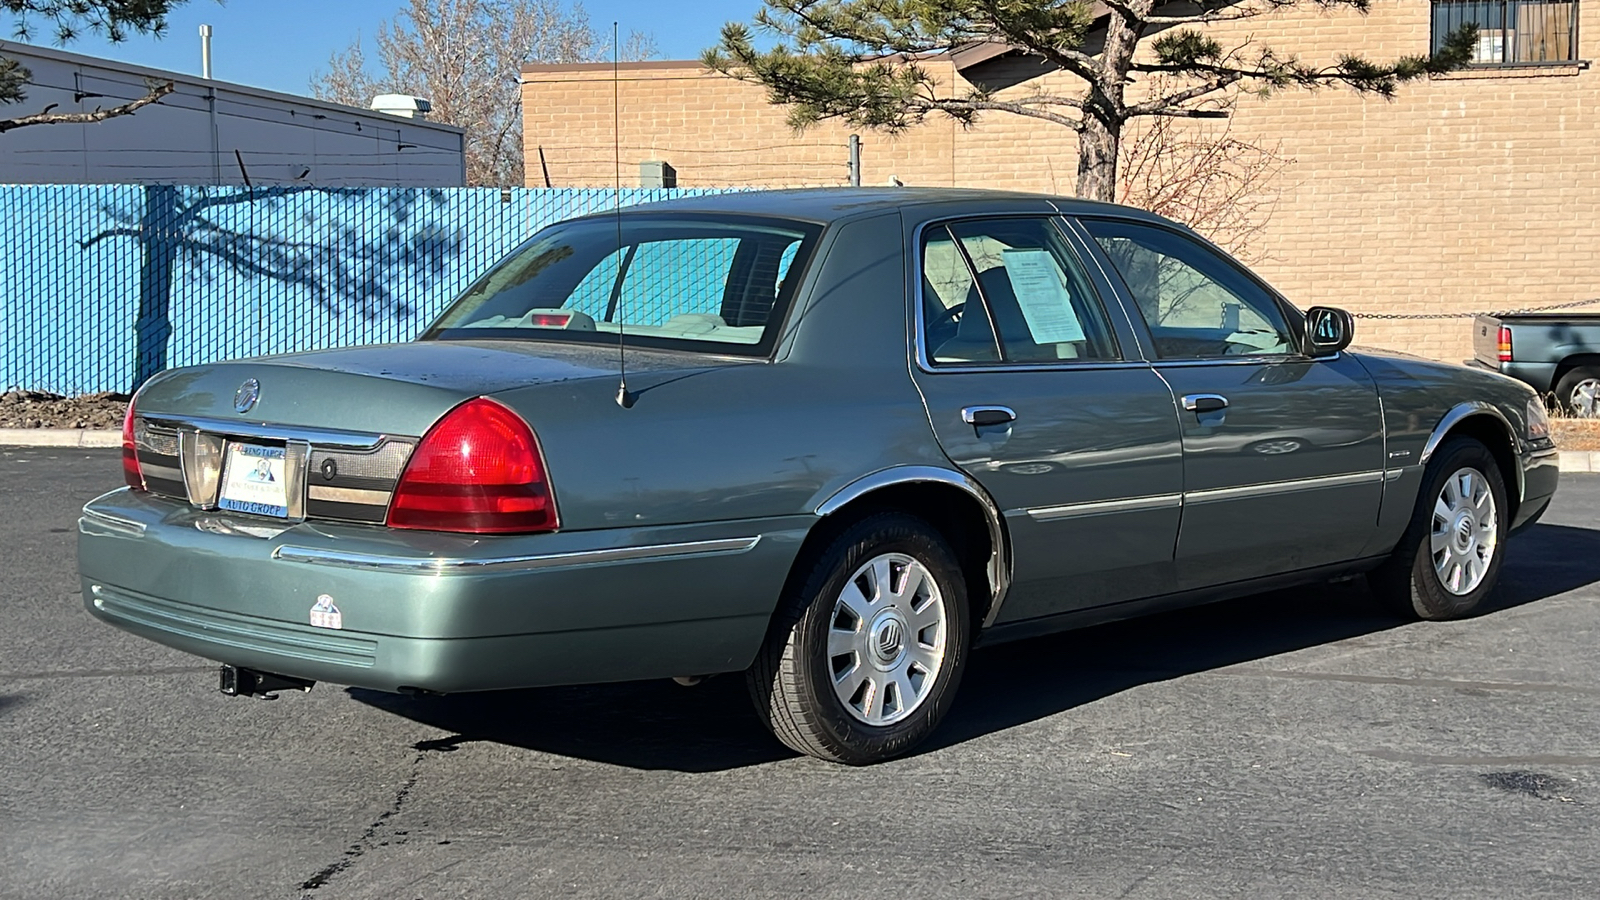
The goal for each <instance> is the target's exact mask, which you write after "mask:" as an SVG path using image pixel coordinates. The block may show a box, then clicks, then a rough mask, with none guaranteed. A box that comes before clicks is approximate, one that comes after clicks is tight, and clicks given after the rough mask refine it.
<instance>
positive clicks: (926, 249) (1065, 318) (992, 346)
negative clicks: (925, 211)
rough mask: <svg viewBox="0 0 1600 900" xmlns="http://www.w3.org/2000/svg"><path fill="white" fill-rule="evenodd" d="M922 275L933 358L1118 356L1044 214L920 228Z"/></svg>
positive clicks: (1075, 265)
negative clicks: (921, 229) (922, 230)
mask: <svg viewBox="0 0 1600 900" xmlns="http://www.w3.org/2000/svg"><path fill="white" fill-rule="evenodd" d="M922 279H923V283H922V293H923V303H922V316H923V337H924V341H925V345H926V347H927V353H928V359H929V361H930V362H932V363H934V364H935V365H939V364H961V363H992V362H996V361H1004V362H1014V363H1071V362H1079V361H1103V360H1113V359H1117V358H1118V352H1117V345H1116V341H1115V339H1114V338H1113V337H1112V334H1111V329H1110V327H1109V326H1108V324H1107V321H1106V316H1105V309H1104V308H1103V307H1102V305H1101V303H1100V299H1099V297H1098V296H1096V295H1095V293H1094V291H1093V289H1092V288H1091V287H1090V284H1089V281H1088V279H1087V278H1086V277H1085V276H1084V273H1083V269H1082V266H1081V264H1080V263H1079V262H1078V258H1077V255H1076V254H1074V253H1073V252H1072V250H1071V249H1070V248H1069V247H1068V246H1067V244H1066V242H1065V239H1064V238H1063V236H1062V234H1061V231H1060V230H1059V229H1058V228H1057V227H1056V225H1055V223H1054V222H1053V221H1051V220H1050V219H1047V218H1021V219H974V220H969V221H965V222H952V223H950V224H949V225H943V226H938V227H936V228H930V229H928V231H927V232H926V233H925V235H924V238H923V245H922Z"/></svg>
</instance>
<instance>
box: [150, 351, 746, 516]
mask: <svg viewBox="0 0 1600 900" xmlns="http://www.w3.org/2000/svg"><path fill="white" fill-rule="evenodd" d="M719 363H721V361H720V360H717V359H715V358H708V357H706V356H704V355H702V354H692V353H681V352H661V351H643V352H638V351H636V352H630V353H629V354H628V368H629V370H630V372H640V373H649V372H659V371H662V370H681V369H685V368H705V367H706V366H707V365H718V364H719ZM617 372H618V365H617V354H616V351H615V350H614V349H610V348H604V347H594V346H567V345H559V344H553V343H540V342H533V341H470V342H469V341H421V342H416V343H410V344H387V345H377V346H370V347H356V348H348V349H342V350H325V351H313V352H308V353H297V354H287V355H282V356H271V357H259V358H254V359H244V360H237V361H232V362H221V363H214V364H211V365H204V366H194V367H191V368H186V369H179V370H175V371H172V372H168V373H165V374H163V375H161V376H159V377H158V378H156V379H152V380H151V381H150V383H149V384H148V385H146V387H145V388H144V389H143V390H141V391H140V392H139V395H138V397H137V398H136V400H135V411H136V418H135V420H134V442H135V452H136V454H137V457H138V460H139V463H140V468H141V470H142V472H143V480H144V485H145V487H147V488H148V489H149V490H151V491H153V492H155V493H158V494H163V495H166V496H169V497H173V498H177V499H185V500H187V501H188V502H189V503H190V504H191V505H193V506H195V507H198V508H200V509H217V508H220V509H222V510H224V511H230V510H231V511H234V512H245V513H252V512H254V513H258V514H262V515H267V516H269V517H271V516H276V517H278V518H283V519H288V520H299V519H302V518H331V519H342V520H346V521H355V522H370V523H379V522H383V521H384V518H385V513H386V511H387V509H388V505H389V501H390V499H391V497H392V495H393V491H394V489H395V486H396V484H397V483H398V481H399V478H400V475H401V473H402V472H403V471H404V468H405V464H406V462H407V460H408V459H409V458H410V455H411V452H412V450H413V449H415V446H416V443H417V440H418V439H419V438H420V437H421V436H422V435H424V434H426V433H427V431H428V429H429V428H430V427H432V426H433V424H434V423H435V422H437V421H438V420H439V418H440V417H442V416H443V415H444V414H445V413H447V412H449V411H450V410H451V409H453V408H454V407H456V406H457V405H459V404H460V403H462V402H463V401H465V400H468V399H471V398H473V397H479V396H485V395H492V394H496V393H500V392H504V391H508V390H511V389H513V388H522V387H527V386H530V385H540V384H552V383H559V382H563V381H574V380H585V379H596V378H606V379H614V378H616V377H617ZM530 424H532V425H533V426H534V428H535V429H536V430H537V428H538V423H537V421H533V422H530ZM256 467H259V468H258V470H256V471H255V472H254V474H253V476H252V477H254V478H256V479H257V481H259V482H262V483H266V484H275V483H276V481H277V480H281V481H282V483H283V487H282V488H281V491H280V488H278V487H271V488H270V489H268V488H263V489H262V490H261V491H259V492H256V491H254V490H253V489H252V488H251V486H250V485H246V484H242V480H243V479H244V478H245V477H246V476H247V475H250V474H251V473H249V472H245V474H243V475H238V474H237V473H238V472H244V470H245V469H247V468H251V469H254V468H256ZM236 470H237V471H236ZM230 473H235V474H230ZM236 476H237V477H236ZM252 495H259V496H256V497H255V500H252V501H251V502H249V503H243V504H240V503H236V502H235V501H236V500H238V499H239V498H246V497H250V496H252ZM263 498H266V499H263ZM272 498H277V499H276V500H275V499H272ZM257 501H259V502H257ZM263 510H264V512H263Z"/></svg>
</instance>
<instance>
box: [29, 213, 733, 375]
mask: <svg viewBox="0 0 1600 900" xmlns="http://www.w3.org/2000/svg"><path fill="white" fill-rule="evenodd" d="M697 193H706V191H695V190H648V189H631V190H623V191H622V192H621V196H620V198H619V197H618V193H617V192H616V191H611V190H542V189H534V188H517V189H512V190H509V191H502V190H499V189H493V188H449V189H408V188H348V189H340V188H282V187H274V188H256V189H253V190H252V189H245V188H219V187H192V186H181V185H0V221H3V222H4V229H3V231H0V234H3V235H4V241H3V244H4V252H3V253H0V391H3V390H8V389H12V388H20V389H26V390H40V391H53V392H56V393H61V394H83V393H92V392H97V391H108V390H114V391H126V390H128V389H129V388H130V387H131V386H132V385H134V384H136V383H137V382H138V381H139V380H140V379H141V378H142V377H144V376H147V375H149V374H153V373H154V372H156V371H159V370H161V369H163V368H171V367H174V366H187V365H194V364H197V363H204V362H209V361H213V360H218V359H228V358H232V357H240V356H255V355H260V354H266V353H287V352H293V351H299V350H314V349H320V348H325V347H337V346H345V345H350V344H369V343H380V342H384V341H404V340H410V339H412V338H413V337H415V336H416V335H417V333H418V332H419V331H420V330H421V329H422V328H423V327H424V326H425V325H426V324H427V323H428V322H429V321H430V320H432V319H433V317H434V316H436V315H438V313H439V312H440V311H441V310H443V309H444V307H445V306H446V305H447V304H448V303H449V302H450V300H451V299H452V298H453V297H454V296H455V295H456V293H457V292H459V291H460V290H461V289H463V288H464V287H465V286H466V285H467V283H468V282H470V281H471V280H472V279H474V278H476V277H477V276H479V275H481V274H482V273H483V272H484V271H485V270H486V269H487V268H488V267H489V266H490V265H491V264H493V263H494V262H495V261H496V260H498V259H499V258H500V257H501V256H503V255H504V254H505V253H506V252H508V251H509V250H510V249H511V248H513V247H515V246H516V245H517V244H518V243H520V242H521V241H522V240H523V239H524V238H526V237H527V236H528V235H530V234H532V233H533V232H534V231H536V230H538V229H539V228H542V227H544V226H545V225H548V224H550V223H551V222H555V221H559V220H561V219H564V218H568V217H571V216H576V215H582V214H584V213H589V212H595V211H599V210H605V209H609V208H611V207H613V206H614V205H616V204H617V203H619V202H620V203H621V204H623V205H632V204H636V203H643V202H648V201H652V200H664V199H668V198H671V197H680V196H686V195H690V194H697Z"/></svg>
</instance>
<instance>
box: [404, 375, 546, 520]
mask: <svg viewBox="0 0 1600 900" xmlns="http://www.w3.org/2000/svg"><path fill="white" fill-rule="evenodd" d="M388 524H389V526H390V527H393V528H412V529H418V530H422V531H456V532H468V533H472V534H493V533H498V534H507V533H518V532H521V533H526V532H535V531H555V530H556V528H557V526H558V525H559V520H558V518H557V516H556V505H555V498H553V497H552V496H551V494H550V484H549V480H548V479H547V478H546V476H545V467H544V456H543V454H542V452H541V451H540V448H539V441H538V439H537V438H536V437H534V434H533V429H532V428H530V427H528V423H527V422H524V421H523V420H522V418H521V417H520V416H518V415H517V414H516V413H514V412H512V411H511V410H510V409H507V408H506V407H504V406H502V405H500V404H499V403H496V402H495V401H493V400H490V399H488V398H486V397H478V398H476V399H474V400H468V401H467V402H465V403H463V404H461V405H460V406H457V407H456V408H455V409H452V410H450V412H448V413H446V414H445V416H444V418H442V419H440V420H439V421H438V422H437V423H435V424H434V426H433V427H432V428H430V429H429V430H428V433H427V434H426V435H423V438H422V443H420V444H418V445H417V449H416V450H415V451H413V452H412V454H411V459H410V461H408V462H407V463H406V468H405V471H404V472H403V473H401V475H400V483H399V484H398V485H396V486H395V491H394V499H393V500H391V501H390V503H389V518H388Z"/></svg>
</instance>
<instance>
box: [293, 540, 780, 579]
mask: <svg viewBox="0 0 1600 900" xmlns="http://www.w3.org/2000/svg"><path fill="white" fill-rule="evenodd" d="M760 542H761V536H760V535H756V536H755V537H742V538H723V539H720V540H712V541H684V542H681V543H676V544H647V545H644V546H639V547H613V548H609V549H605V550H578V551H574V552H571V553H544V554H539V555H535V556H495V557H484V558H481V559H470V558H451V557H438V556H392V555H387V554H380V553H353V552H348V551H344V550H319V549H317V548H314V547H297V546H294V545H292V544H284V545H283V546H280V547H278V548H277V549H275V550H273V551H272V558H273V559H279V560H283V561H284V562H293V563H305V564H308V565H313V566H332V567H334V568H339V569H364V570H368V571H380V572H398V573H402V574H408V575H476V574H477V573H479V572H498V571H504V570H515V571H532V570H535V569H570V568H576V567H579V566H593V565H601V564H606V563H623V562H638V561H641V560H647V559H648V560H655V559H676V558H680V557H689V556H713V555H719V554H734V553H746V552H748V551H750V550H752V549H754V548H755V546H756V544H758V543H760Z"/></svg>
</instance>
